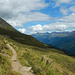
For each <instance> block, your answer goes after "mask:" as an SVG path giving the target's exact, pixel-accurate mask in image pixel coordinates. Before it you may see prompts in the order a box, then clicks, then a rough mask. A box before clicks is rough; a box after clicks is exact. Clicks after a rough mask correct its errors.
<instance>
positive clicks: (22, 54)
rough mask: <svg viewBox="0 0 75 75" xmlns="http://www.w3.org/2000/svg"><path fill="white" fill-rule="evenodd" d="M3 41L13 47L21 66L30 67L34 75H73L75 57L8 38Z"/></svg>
mask: <svg viewBox="0 0 75 75" xmlns="http://www.w3.org/2000/svg"><path fill="white" fill-rule="evenodd" d="M3 40H4V42H5V41H6V43H8V44H10V45H11V46H12V47H14V49H15V50H16V52H17V54H18V59H19V60H20V62H21V64H22V65H25V66H31V67H32V72H34V73H35V74H36V75H75V57H70V56H68V55H66V54H64V53H63V52H62V51H59V50H57V49H54V48H46V49H44V48H39V47H35V46H29V45H24V44H20V43H18V42H15V41H13V40H11V39H8V38H3ZM11 55H12V54H11Z"/></svg>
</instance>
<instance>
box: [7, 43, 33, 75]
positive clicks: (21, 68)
mask: <svg viewBox="0 0 75 75" xmlns="http://www.w3.org/2000/svg"><path fill="white" fill-rule="evenodd" d="M7 46H8V47H9V48H10V49H11V50H12V52H13V56H12V58H11V63H12V68H13V71H16V72H20V73H21V74H22V75H34V74H32V73H31V72H29V71H30V70H31V67H25V66H22V64H21V63H20V62H19V60H18V59H17V53H16V51H15V50H14V48H13V47H11V46H10V45H9V44H7Z"/></svg>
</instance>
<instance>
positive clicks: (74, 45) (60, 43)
mask: <svg viewBox="0 0 75 75" xmlns="http://www.w3.org/2000/svg"><path fill="white" fill-rule="evenodd" d="M32 36H34V37H35V38H36V39H38V40H39V41H41V42H43V43H46V44H50V45H53V46H56V47H58V48H60V49H65V50H67V51H69V52H71V53H73V54H75V31H72V32H53V33H37V34H33V35H32Z"/></svg>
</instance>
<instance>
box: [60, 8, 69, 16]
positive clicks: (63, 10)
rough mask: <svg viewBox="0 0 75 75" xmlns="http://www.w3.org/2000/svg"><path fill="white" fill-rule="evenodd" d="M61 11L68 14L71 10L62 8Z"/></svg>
mask: <svg viewBox="0 0 75 75" xmlns="http://www.w3.org/2000/svg"><path fill="white" fill-rule="evenodd" d="M60 12H61V13H62V14H63V15H67V14H68V12H69V10H68V9H67V8H61V9H60Z"/></svg>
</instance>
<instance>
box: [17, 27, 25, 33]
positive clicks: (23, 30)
mask: <svg viewBox="0 0 75 75" xmlns="http://www.w3.org/2000/svg"><path fill="white" fill-rule="evenodd" d="M18 30H19V31H20V32H21V33H25V32H26V29H24V28H23V29H18Z"/></svg>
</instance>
